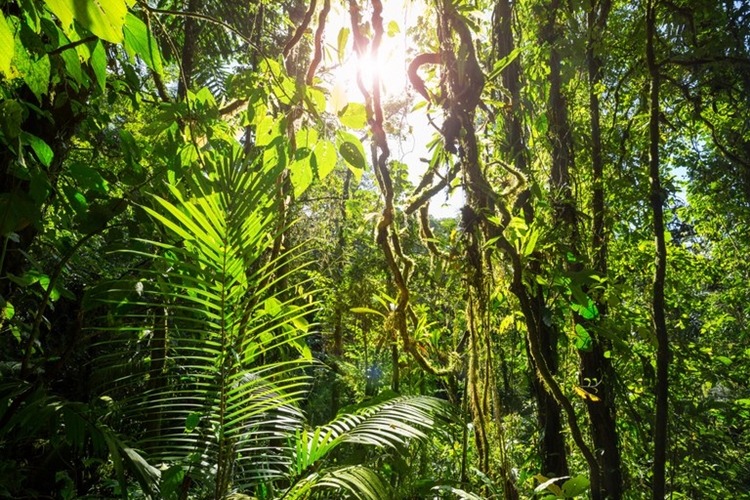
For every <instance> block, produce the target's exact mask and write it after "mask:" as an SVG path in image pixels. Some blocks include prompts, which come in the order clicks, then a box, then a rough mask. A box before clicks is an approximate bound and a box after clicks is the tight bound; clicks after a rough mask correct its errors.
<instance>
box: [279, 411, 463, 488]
mask: <svg viewBox="0 0 750 500" xmlns="http://www.w3.org/2000/svg"><path fill="white" fill-rule="evenodd" d="M455 418H456V416H455V414H454V413H453V409H452V407H451V406H450V405H449V404H448V403H447V402H446V401H443V400H441V399H437V398H433V397H429V396H399V397H396V398H393V399H390V400H386V401H383V402H378V403H376V404H372V405H370V406H365V407H363V408H360V409H359V410H358V411H357V412H356V413H351V414H344V415H341V416H339V417H338V418H336V419H335V420H334V421H333V422H331V423H329V424H326V425H324V426H321V427H317V428H315V429H304V430H302V429H300V430H298V431H297V433H296V435H295V438H296V440H295V446H294V461H293V463H292V466H291V467H290V474H291V476H292V477H291V479H292V486H291V487H290V488H289V489H288V490H287V492H286V494H285V495H284V497H282V498H305V497H304V495H305V494H307V493H308V492H311V491H313V490H318V489H324V488H335V489H341V490H343V491H346V492H348V494H349V495H351V496H352V497H354V498H362V499H387V498H392V495H390V490H389V489H388V488H387V486H386V484H385V483H384V482H383V480H382V478H380V476H379V475H378V474H377V473H376V472H374V471H373V470H371V469H369V468H367V467H364V466H355V467H343V468H333V469H324V468H323V469H321V468H320V464H321V463H322V462H324V460H325V458H326V457H327V455H329V454H330V453H331V452H332V451H333V450H334V449H335V448H337V447H338V446H340V445H342V444H344V443H351V444H361V445H371V446H375V447H379V448H384V447H389V448H393V449H395V450H397V451H399V452H404V451H405V450H406V447H407V446H408V444H409V442H410V441H412V440H422V439H424V438H426V437H427V434H428V433H429V432H432V431H435V430H436V429H437V428H438V427H439V425H440V424H441V423H444V422H448V421H452V420H455Z"/></svg>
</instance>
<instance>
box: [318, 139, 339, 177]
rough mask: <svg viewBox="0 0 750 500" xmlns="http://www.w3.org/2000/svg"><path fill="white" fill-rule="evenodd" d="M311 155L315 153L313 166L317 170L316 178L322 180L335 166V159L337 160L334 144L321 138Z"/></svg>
mask: <svg viewBox="0 0 750 500" xmlns="http://www.w3.org/2000/svg"><path fill="white" fill-rule="evenodd" d="M313 155H315V168H316V169H317V172H318V179H320V180H323V179H325V178H326V177H328V174H330V173H331V172H333V169H334V168H335V167H336V161H337V160H338V155H337V154H336V146H334V145H333V143H332V142H331V141H329V140H327V139H323V140H321V141H319V142H318V143H317V144H316V145H315V148H313Z"/></svg>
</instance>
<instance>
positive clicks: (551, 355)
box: [536, 0, 578, 475]
mask: <svg viewBox="0 0 750 500" xmlns="http://www.w3.org/2000/svg"><path fill="white" fill-rule="evenodd" d="M559 7H560V2H559V0H555V1H553V2H552V3H551V4H550V5H549V7H548V9H549V10H548V16H549V17H548V21H547V23H546V24H545V26H544V27H543V31H542V33H541V38H542V40H543V41H544V42H546V43H548V44H549V46H550V54H549V66H550V72H549V77H548V78H549V84H550V90H549V102H548V106H547V109H548V115H549V138H550V141H551V143H552V171H551V179H550V185H551V187H552V189H553V190H554V193H553V204H554V207H555V217H556V218H557V219H558V221H559V223H560V224H562V225H564V226H565V227H566V228H567V230H568V235H569V238H570V240H569V241H568V242H563V246H566V243H567V244H572V243H574V242H575V241H576V240H577V236H578V230H577V224H576V215H575V207H574V206H573V203H572V200H571V191H570V169H571V165H572V162H573V152H572V145H571V132H570V124H569V123H568V104H567V102H566V100H565V96H564V95H563V93H562V75H561V71H560V65H561V57H560V53H559V52H558V50H557V49H556V47H555V41H556V39H557V29H558V28H557V22H556V16H557V11H558V9H559ZM536 302H537V303H538V307H539V308H540V309H539V310H540V311H543V310H544V309H543V307H544V298H543V295H542V294H541V292H538V293H537V298H536ZM538 324H539V325H540V327H539V329H538V330H539V332H540V334H541V337H540V339H539V340H540V344H541V350H542V355H543V356H544V357H545V361H546V363H547V366H548V368H549V370H550V372H551V374H552V375H553V376H554V375H555V374H556V373H557V337H558V331H557V329H555V328H553V327H551V326H548V325H547V324H545V322H544V321H543V320H542V317H541V313H540V318H539V323H538ZM542 389H544V388H542ZM544 392H545V401H544V404H545V412H546V413H547V415H546V418H547V419H552V420H554V421H555V422H556V425H558V426H560V427H559V428H551V425H550V422H548V424H547V427H546V428H545V436H544V439H545V444H546V445H547V446H552V445H554V446H555V448H552V449H550V448H547V449H546V450H545V452H546V455H548V456H546V457H545V460H546V461H550V462H551V463H555V462H558V463H559V467H560V469H559V470H554V469H551V470H547V471H546V472H555V473H556V475H567V474H568V467H567V459H566V456H565V439H564V437H563V436H562V426H561V425H560V424H561V423H560V409H559V405H558V404H557V402H556V401H555V399H554V398H553V397H552V394H550V393H549V392H548V391H546V390H545V391H544ZM550 432H555V433H557V434H560V435H559V436H550V435H548V433H550Z"/></svg>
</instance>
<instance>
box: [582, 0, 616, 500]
mask: <svg viewBox="0 0 750 500" xmlns="http://www.w3.org/2000/svg"><path fill="white" fill-rule="evenodd" d="M611 6H612V2H611V0H604V1H603V2H602V3H598V2H596V1H594V0H592V1H591V3H590V8H589V12H588V29H589V40H588V44H587V47H586V60H587V65H588V73H589V113H590V124H591V166H592V184H593V193H592V198H593V200H592V212H593V234H592V248H593V255H594V257H593V258H594V262H593V268H594V269H595V270H596V272H597V273H599V275H600V276H605V275H606V274H607V237H606V234H605V229H604V228H605V204H604V165H603V164H604V162H603V159H602V135H601V126H600V118H599V94H598V90H597V88H598V86H599V85H600V83H601V81H602V62H601V58H600V57H599V55H598V53H597V46H598V44H599V42H600V40H601V34H602V31H603V29H604V26H605V24H606V21H607V16H608V14H609V10H610V8H611ZM593 300H594V301H595V303H596V306H597V309H598V310H599V318H602V317H604V316H605V315H606V310H607V309H606V308H607V304H606V303H605V302H603V301H601V300H597V297H593ZM589 333H590V335H591V338H592V340H593V345H592V349H591V351H589V352H586V351H582V350H581V351H579V356H580V360H581V383H582V384H586V383H592V382H593V383H596V396H597V397H598V398H599V400H598V401H594V400H591V399H586V410H587V411H588V415H589V420H590V425H591V438H592V441H593V444H594V448H595V449H596V451H597V458H598V459H599V466H600V470H601V474H602V478H601V493H602V497H603V498H609V499H613V500H619V499H621V498H622V467H621V461H620V450H619V448H618V436H617V425H616V419H615V416H616V411H615V398H614V392H613V391H612V389H611V383H612V382H613V380H614V374H613V369H612V363H611V362H610V360H609V358H606V357H605V356H604V351H605V350H607V349H609V348H610V343H609V342H608V341H607V339H605V338H602V337H601V336H600V335H597V334H596V330H595V329H594V328H592V329H589Z"/></svg>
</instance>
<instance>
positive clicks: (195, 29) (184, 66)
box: [177, 0, 203, 99]
mask: <svg viewBox="0 0 750 500" xmlns="http://www.w3.org/2000/svg"><path fill="white" fill-rule="evenodd" d="M202 6H203V1H202V0H188V5H187V10H188V12H200V10H201V7H202ZM200 32H201V25H200V23H199V22H198V20H197V19H195V18H194V17H189V16H186V17H185V33H184V36H185V40H184V42H183V44H182V54H181V56H180V78H179V80H178V82H177V97H178V98H179V99H184V98H185V96H186V95H187V91H188V90H190V87H191V86H192V81H193V71H194V70H195V54H196V51H197V49H198V36H199V35H200Z"/></svg>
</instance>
